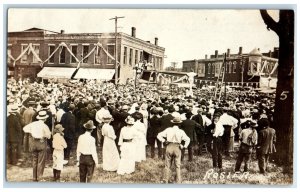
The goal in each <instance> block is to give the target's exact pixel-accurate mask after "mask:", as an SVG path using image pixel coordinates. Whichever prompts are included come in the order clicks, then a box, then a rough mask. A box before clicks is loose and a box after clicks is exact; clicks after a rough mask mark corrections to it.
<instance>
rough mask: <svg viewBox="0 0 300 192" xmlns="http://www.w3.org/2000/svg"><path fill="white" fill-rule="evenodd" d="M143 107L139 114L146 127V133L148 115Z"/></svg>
mask: <svg viewBox="0 0 300 192" xmlns="http://www.w3.org/2000/svg"><path fill="white" fill-rule="evenodd" d="M145 106H147V105H146V104H145ZM145 106H144V107H143V108H141V109H140V111H139V112H140V113H141V114H142V115H143V122H144V125H145V127H146V133H147V130H148V117H149V113H148V111H147V108H146V109H144V108H145Z"/></svg>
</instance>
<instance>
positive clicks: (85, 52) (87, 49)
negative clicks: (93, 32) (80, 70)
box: [82, 45, 89, 63]
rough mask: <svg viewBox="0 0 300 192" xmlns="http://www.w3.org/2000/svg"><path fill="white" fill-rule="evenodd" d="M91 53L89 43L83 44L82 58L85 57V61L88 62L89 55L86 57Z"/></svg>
mask: <svg viewBox="0 0 300 192" xmlns="http://www.w3.org/2000/svg"><path fill="white" fill-rule="evenodd" d="M88 54H89V45H83V46H82V59H83V58H84V59H83V61H82V62H83V63H87V62H88V59H89V57H87V58H85V57H86V56H87V55H88Z"/></svg>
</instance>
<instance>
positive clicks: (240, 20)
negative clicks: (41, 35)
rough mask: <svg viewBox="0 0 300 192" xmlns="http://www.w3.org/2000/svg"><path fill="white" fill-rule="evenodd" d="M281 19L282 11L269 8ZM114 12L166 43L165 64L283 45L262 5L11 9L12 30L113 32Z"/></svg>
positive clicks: (127, 27) (126, 25)
mask: <svg viewBox="0 0 300 192" xmlns="http://www.w3.org/2000/svg"><path fill="white" fill-rule="evenodd" d="M269 13H270V14H271V15H272V16H273V18H274V19H275V20H276V21H277V20H278V17H279V11H277V10H273V11H269ZM114 16H125V18H124V19H120V20H119V22H118V25H119V27H121V28H119V29H118V30H119V31H122V32H124V33H127V34H131V27H133V26H134V27H136V36H137V37H138V38H141V39H143V40H145V41H148V40H150V41H151V42H152V43H153V42H154V38H155V37H158V39H159V40H158V44H159V45H160V46H162V47H164V48H165V49H166V51H165V54H166V57H167V58H165V66H169V65H170V62H173V61H174V62H178V64H179V66H180V65H181V63H182V61H183V60H191V59H202V58H204V56H205V54H208V55H211V54H214V51H215V50H218V51H219V53H220V54H221V53H224V52H226V50H227V48H229V49H231V53H237V52H238V49H239V47H240V46H242V47H243V52H244V53H248V52H250V51H251V50H252V49H254V48H260V50H261V51H262V52H268V51H269V50H273V48H274V47H278V46H279V41H278V36H277V35H276V34H275V33H274V32H273V31H268V30H267V29H266V25H265V24H264V22H263V20H262V18H261V16H260V13H259V10H221V9H218V10H199V9H197V10H196V9H188V10H187V9H185V10H183V9H181V10H178V9H169V10H167V9H118V10H116V9H10V10H9V12H8V31H9V32H11V31H22V30H25V29H29V28H32V27H37V28H43V29H48V30H52V31H57V32H59V31H60V30H61V29H63V30H65V33H77V32H78V33H85V32H90V33H102V32H114V22H113V21H111V20H109V19H110V18H112V17H114Z"/></svg>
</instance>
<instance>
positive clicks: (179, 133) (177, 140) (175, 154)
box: [157, 116, 190, 183]
mask: <svg viewBox="0 0 300 192" xmlns="http://www.w3.org/2000/svg"><path fill="white" fill-rule="evenodd" d="M171 123H172V124H173V127H169V128H167V129H165V130H164V131H162V132H160V133H159V134H158V135H157V138H158V140H160V141H161V142H162V143H164V142H165V143H166V158H165V180H164V182H165V183H168V182H169V177H170V175H169V172H170V168H171V162H172V161H173V160H175V166H176V182H177V183H181V172H180V164H181V149H183V148H187V147H188V145H189V143H190V138H189V137H188V136H187V135H186V134H185V132H184V131H183V130H181V129H179V125H180V124H181V123H182V121H181V118H180V116H175V117H174V118H173V120H171ZM165 138H166V139H165ZM182 141H184V142H185V143H184V146H182V145H181V142H182Z"/></svg>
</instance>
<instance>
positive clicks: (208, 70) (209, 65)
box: [207, 63, 211, 74]
mask: <svg viewBox="0 0 300 192" xmlns="http://www.w3.org/2000/svg"><path fill="white" fill-rule="evenodd" d="M210 71H211V64H210V63H209V64H208V66H207V73H208V74H210Z"/></svg>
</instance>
